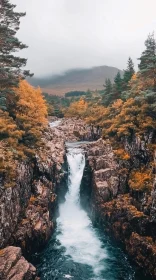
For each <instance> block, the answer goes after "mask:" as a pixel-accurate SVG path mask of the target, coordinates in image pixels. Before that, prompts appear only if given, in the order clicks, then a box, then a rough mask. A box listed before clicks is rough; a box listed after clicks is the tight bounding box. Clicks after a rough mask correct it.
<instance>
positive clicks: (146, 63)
mask: <svg viewBox="0 0 156 280" xmlns="http://www.w3.org/2000/svg"><path fill="white" fill-rule="evenodd" d="M145 46H146V49H145V51H143V52H142V55H141V57H140V58H139V60H140V64H139V65H138V66H139V70H140V73H141V75H142V76H143V77H145V78H149V79H151V80H152V82H153V89H154V91H155V92H156V41H155V38H154V33H153V34H149V35H148V38H147V40H146V41H145Z"/></svg>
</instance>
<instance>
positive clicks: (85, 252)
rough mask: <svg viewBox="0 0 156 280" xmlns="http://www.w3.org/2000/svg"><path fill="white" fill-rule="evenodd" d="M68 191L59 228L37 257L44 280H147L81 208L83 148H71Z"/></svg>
mask: <svg viewBox="0 0 156 280" xmlns="http://www.w3.org/2000/svg"><path fill="white" fill-rule="evenodd" d="M67 160H68V166H69V175H68V192H67V194H66V197H65V201H64V202H63V203H61V204H60V205H59V217H58V218H57V228H56V230H55V233H54V234H53V236H52V238H51V240H50V242H49V243H48V245H47V247H46V248H45V249H44V251H43V252H42V253H41V254H39V255H37V256H36V259H35V264H36V265H37V268H38V271H39V274H40V275H39V276H40V277H41V280H63V279H73V280H143V279H146V278H143V276H141V275H140V274H139V275H138V276H137V275H136V268H135V267H133V266H132V265H131V264H130V263H129V260H128V259H127V257H126V255H125V254H124V253H123V251H122V250H121V249H120V248H118V246H117V245H115V244H113V242H112V241H110V240H109V238H108V237H107V236H106V235H105V234H104V233H103V232H102V231H101V230H100V229H98V228H95V227H93V225H92V222H91V220H90V218H89V217H88V215H87V213H86V212H85V211H84V210H83V209H82V208H81V206H80V199H79V194H80V183H81V179H82V175H83V170H84V167H85V156H84V153H83V150H81V149H80V148H79V147H69V148H68V152H67Z"/></svg>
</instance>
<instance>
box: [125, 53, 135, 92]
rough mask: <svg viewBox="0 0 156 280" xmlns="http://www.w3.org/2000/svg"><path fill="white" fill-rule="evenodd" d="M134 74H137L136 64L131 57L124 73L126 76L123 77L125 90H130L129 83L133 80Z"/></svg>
mask: <svg viewBox="0 0 156 280" xmlns="http://www.w3.org/2000/svg"><path fill="white" fill-rule="evenodd" d="M134 73H135V70H134V63H133V61H132V59H131V57H129V59H128V62H127V69H126V70H125V71H124V76H123V90H126V89H128V83H129V81H130V80H131V78H132V76H133V75H134Z"/></svg>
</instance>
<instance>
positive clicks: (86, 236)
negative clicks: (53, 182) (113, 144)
mask: <svg viewBox="0 0 156 280" xmlns="http://www.w3.org/2000/svg"><path fill="white" fill-rule="evenodd" d="M67 160H68V165H69V182H68V186H69V190H68V193H67V194H66V200H65V202H64V203H63V204H61V205H60V208H59V212H60V216H59V218H58V220H57V222H58V232H59V234H58V236H57V238H58V240H59V241H60V244H61V246H63V247H65V249H66V252H65V254H66V255H69V256H70V257H71V258H72V260H73V261H74V262H76V263H81V264H85V265H89V266H90V267H91V268H92V270H93V272H94V274H95V276H98V275H100V272H101V271H102V270H104V269H105V267H104V260H105V259H106V258H108V253H107V251H106V249H104V248H102V242H101V241H100V239H99V237H98V235H97V233H96V230H95V229H94V228H93V227H92V223H91V221H90V219H89V217H88V215H87V213H86V212H85V211H84V210H83V209H82V208H81V206H80V203H79V193H80V184H81V180H82V175H83V170H84V167H85V156H84V154H83V152H82V151H81V150H80V149H78V148H77V149H76V148H74V149H69V151H68V153H67ZM96 279H98V278H97V277H96Z"/></svg>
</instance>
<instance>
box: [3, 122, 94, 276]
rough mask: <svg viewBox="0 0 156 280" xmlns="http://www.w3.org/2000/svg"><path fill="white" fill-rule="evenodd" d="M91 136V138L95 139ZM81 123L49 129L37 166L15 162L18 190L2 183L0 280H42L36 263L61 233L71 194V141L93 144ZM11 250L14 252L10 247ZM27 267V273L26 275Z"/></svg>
mask: <svg viewBox="0 0 156 280" xmlns="http://www.w3.org/2000/svg"><path fill="white" fill-rule="evenodd" d="M90 135H91V134H90ZM88 137H92V136H88V132H87V129H86V125H85V124H84V122H83V121H81V120H75V119H73V120H72V119H71V120H61V124H60V125H59V126H58V127H55V124H54V126H53V125H52V127H50V125H49V127H47V129H46V130H45V132H44V134H43V138H42V141H43V146H42V147H40V148H38V151H37V153H36V155H35V158H33V160H30V161H29V160H27V161H19V162H15V163H14V164H15V166H17V170H16V179H15V182H14V183H12V185H13V187H12V186H10V187H7V188H6V187H5V182H4V181H3V178H1V181H0V248H1V251H0V279H4V280H5V279H16V280H20V279H38V278H36V277H37V276H36V269H35V267H33V266H32V265H31V264H30V263H28V262H27V260H26V259H25V258H24V257H23V256H22V253H23V254H24V256H25V257H26V258H28V259H29V258H30V255H31V254H32V253H33V252H36V251H38V250H41V248H43V246H44V245H45V244H46V242H47V241H48V240H49V238H50V236H51V234H52V232H53V230H54V227H55V212H56V209H57V193H58V192H65V191H66V178H67V164H66V148H65V142H66V141H78V140H88ZM8 246H10V247H8ZM21 265H23V266H24V267H25V269H22V272H21Z"/></svg>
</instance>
